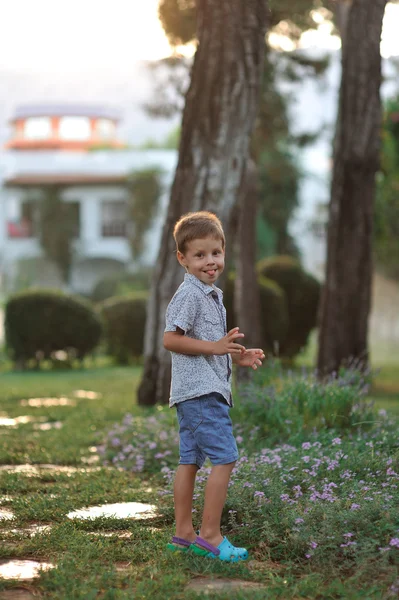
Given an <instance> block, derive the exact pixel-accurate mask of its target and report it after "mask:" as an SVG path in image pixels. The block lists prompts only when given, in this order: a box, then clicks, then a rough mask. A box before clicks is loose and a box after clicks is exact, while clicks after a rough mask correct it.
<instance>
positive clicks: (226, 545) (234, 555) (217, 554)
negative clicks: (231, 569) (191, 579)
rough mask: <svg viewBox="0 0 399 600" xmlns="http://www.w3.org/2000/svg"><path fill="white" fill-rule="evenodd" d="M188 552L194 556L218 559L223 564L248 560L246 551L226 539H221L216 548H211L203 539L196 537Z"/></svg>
mask: <svg viewBox="0 0 399 600" xmlns="http://www.w3.org/2000/svg"><path fill="white" fill-rule="evenodd" d="M190 550H192V551H193V552H194V554H198V555H201V556H207V557H208V558H218V559H219V560H222V561H224V562H238V561H240V560H247V558H248V550H247V549H246V548H237V547H236V546H233V544H231V543H230V542H229V540H228V539H227V538H226V537H225V538H223V541H222V542H221V543H220V544H219V546H218V547H215V546H212V544H208V542H207V541H205V540H204V539H202V538H200V537H197V539H196V540H195V542H194V544H192V545H191V548H190ZM204 551H205V553H204Z"/></svg>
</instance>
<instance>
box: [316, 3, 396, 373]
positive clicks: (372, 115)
mask: <svg viewBox="0 0 399 600" xmlns="http://www.w3.org/2000/svg"><path fill="white" fill-rule="evenodd" d="M386 1H387V0H353V3H352V6H351V8H350V12H349V15H348V22H347V26H346V41H345V43H344V45H343V55H342V82H341V91H340V102H339V115H338V122H337V131H336V138H335V147H334V170H333V179H332V187H331V201H330V209H329V226H328V247H327V266H326V283H325V286H324V291H323V297H322V304H321V320H320V334H319V353H318V369H319V372H320V374H323V373H327V372H330V373H331V372H333V371H336V370H337V369H338V368H339V366H340V365H342V364H344V363H346V362H348V361H350V360H357V361H360V362H362V363H363V364H367V362H368V344H367V334H368V318H369V312H370V305H371V279H372V223H373V205H374V195H375V176H376V171H377V169H378V166H379V149H380V127H381V99H380V85H381V55H380V40H381V30H382V20H383V16H384V11H385V5H386Z"/></svg>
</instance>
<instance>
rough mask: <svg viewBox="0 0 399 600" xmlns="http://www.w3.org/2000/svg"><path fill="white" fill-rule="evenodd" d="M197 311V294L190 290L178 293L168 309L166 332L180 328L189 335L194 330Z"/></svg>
mask: <svg viewBox="0 0 399 600" xmlns="http://www.w3.org/2000/svg"><path fill="white" fill-rule="evenodd" d="M196 311H197V302H196V299H195V294H193V293H190V291H189V290H185V291H178V292H176V294H175V295H174V296H173V298H172V300H171V301H170V303H169V306H168V308H167V309H166V327H165V332H166V331H176V328H177V327H179V328H180V329H182V330H183V331H184V333H188V332H189V331H191V330H192V329H193V326H194V320H195V315H196Z"/></svg>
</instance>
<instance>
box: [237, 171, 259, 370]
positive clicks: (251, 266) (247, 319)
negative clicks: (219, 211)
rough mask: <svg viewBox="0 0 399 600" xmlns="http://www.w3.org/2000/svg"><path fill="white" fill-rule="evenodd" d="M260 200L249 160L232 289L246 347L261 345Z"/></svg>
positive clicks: (255, 174)
mask: <svg viewBox="0 0 399 600" xmlns="http://www.w3.org/2000/svg"><path fill="white" fill-rule="evenodd" d="M258 200H259V186H258V170H257V167H256V164H255V163H254V162H253V161H252V160H249V161H248V168H247V172H246V176H245V178H244V182H243V190H242V193H241V194H240V206H239V217H238V235H237V239H236V245H237V250H238V251H237V260H236V265H237V273H236V280H235V290H234V312H235V316H236V320H235V321H234V324H235V325H237V326H238V327H240V330H241V331H242V332H243V333H245V338H244V340H243V344H244V346H246V347H247V348H261V347H262V336H261V330H260V326H259V324H260V295H259V287H258V282H257V274H256V213H257V207H258ZM251 374H252V370H251V369H248V368H245V367H238V369H237V381H238V382H243V381H247V380H249V379H250V378H251Z"/></svg>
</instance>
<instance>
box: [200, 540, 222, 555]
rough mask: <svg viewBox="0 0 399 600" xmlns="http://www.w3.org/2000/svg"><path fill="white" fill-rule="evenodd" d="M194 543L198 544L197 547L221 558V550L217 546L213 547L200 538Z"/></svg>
mask: <svg viewBox="0 0 399 600" xmlns="http://www.w3.org/2000/svg"><path fill="white" fill-rule="evenodd" d="M194 543H195V544H197V546H199V547H200V548H203V549H204V550H208V552H212V554H214V555H215V556H219V554H220V550H219V548H216V546H212V544H209V543H208V542H207V541H206V540H204V539H203V538H201V537H199V536H198V537H197V539H196V540H195V542H194Z"/></svg>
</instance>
